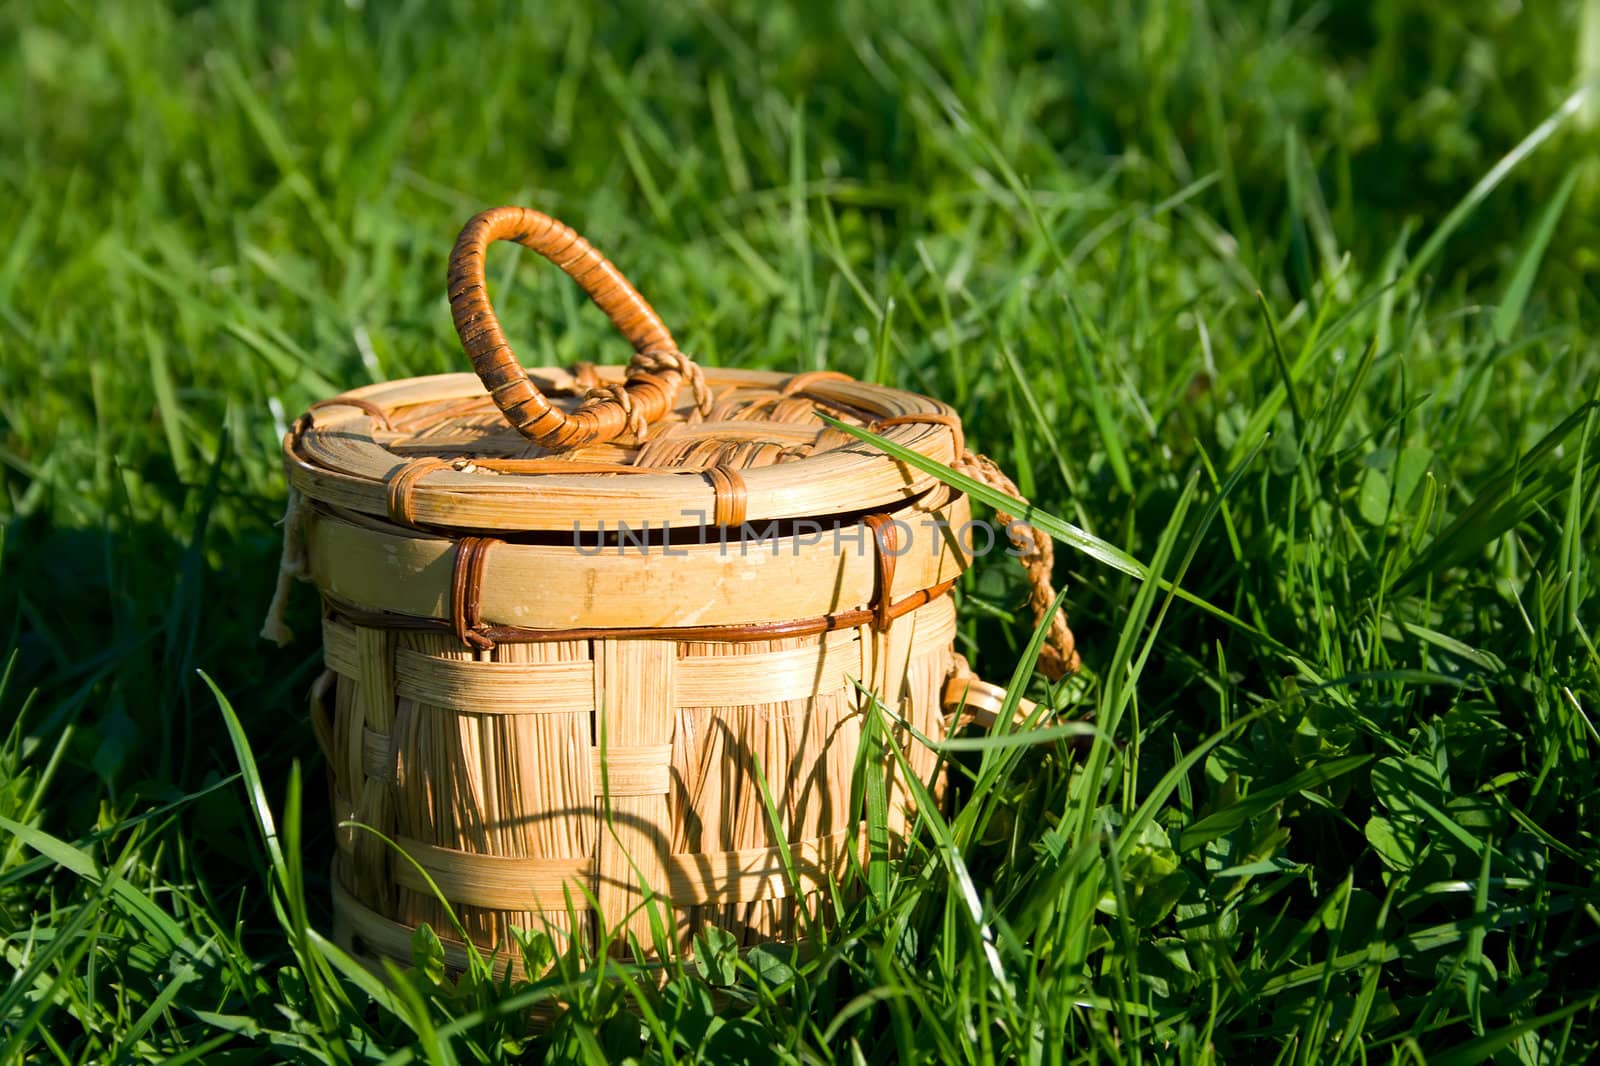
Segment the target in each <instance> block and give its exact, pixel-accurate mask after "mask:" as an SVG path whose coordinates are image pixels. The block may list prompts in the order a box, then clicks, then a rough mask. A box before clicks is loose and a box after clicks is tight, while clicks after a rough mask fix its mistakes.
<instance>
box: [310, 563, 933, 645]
mask: <svg viewBox="0 0 1600 1066" xmlns="http://www.w3.org/2000/svg"><path fill="white" fill-rule="evenodd" d="M955 583H956V579H955V578H951V579H950V580H949V581H941V582H940V583H939V584H937V585H934V586H932V587H930V588H925V589H918V590H917V591H916V592H913V593H911V594H910V595H909V596H906V597H905V598H903V599H901V600H897V601H896V602H894V603H893V604H891V605H890V606H889V608H888V609H887V610H886V611H883V612H881V617H882V618H884V619H887V620H888V621H893V620H894V619H896V618H899V617H900V616H901V615H904V614H908V613H910V612H911V611H914V610H916V609H917V608H918V607H922V606H925V605H926V604H929V603H932V602H933V601H934V600H936V599H938V598H939V597H940V596H943V595H944V594H945V593H947V592H949V591H950V589H951V588H953V587H954V586H955ZM323 603H324V605H325V606H326V608H327V611H328V614H329V615H330V616H331V617H332V618H334V619H336V620H338V621H342V622H347V623H348V624H350V625H353V626H361V627H363V628H368V629H385V630H393V631H396V632H407V633H418V632H421V633H452V634H453V633H455V625H454V623H453V621H445V620H443V619H439V618H418V617H416V616H414V615H405V614H393V613H391V612H388V611H369V610H367V609H366V608H363V607H357V606H355V605H354V604H350V603H344V602H343V601H341V600H339V599H337V598H336V597H334V596H329V595H326V594H324V595H323ZM879 618H880V612H879V611H878V610H877V608H876V607H857V608H853V609H851V610H848V611H839V612H838V613H836V614H826V615H823V616H821V617H820V618H800V619H796V620H794V621H791V622H761V623H757V624H754V625H724V626H667V627H658V626H630V627H626V628H615V629H602V628H584V629H524V628H522V627H520V626H495V625H482V626H480V627H479V628H478V629H476V630H474V633H475V634H476V635H478V636H481V637H483V638H485V639H487V640H489V641H491V642H493V643H494V644H545V643H548V642H550V641H558V640H620V639H628V638H636V637H656V638H659V639H661V640H701V641H723V642H726V643H729V644H740V643H744V642H747V641H752V640H779V639H782V638H785V637H809V636H815V635H816V634H818V633H831V632H833V631H834V630H836V629H852V628H854V627H856V626H862V625H867V624H868V623H876V622H877V621H878V619H879Z"/></svg>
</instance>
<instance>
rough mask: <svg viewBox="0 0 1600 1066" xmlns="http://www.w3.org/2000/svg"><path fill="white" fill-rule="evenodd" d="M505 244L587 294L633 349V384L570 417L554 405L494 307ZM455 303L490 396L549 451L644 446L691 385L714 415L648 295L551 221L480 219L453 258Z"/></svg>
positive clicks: (502, 210) (517, 214)
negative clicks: (494, 279) (492, 265)
mask: <svg viewBox="0 0 1600 1066" xmlns="http://www.w3.org/2000/svg"><path fill="white" fill-rule="evenodd" d="M495 241H515V242H516V243H518V244H521V245H524V246H525V247H528V248H532V249H533V250H534V251H536V252H538V253H539V254H540V255H542V256H544V257H545V258H546V259H548V260H549V261H550V262H552V263H554V264H555V265H556V266H558V267H560V268H561V269H562V270H564V271H566V273H567V274H568V276H570V277H571V278H572V280H574V281H576V282H577V283H578V284H579V285H580V286H582V287H583V291H584V292H585V293H587V294H588V296H589V298H590V299H591V300H593V301H594V303H595V306H597V307H599V308H600V310H602V311H604V312H605V314H606V317H607V318H609V319H611V324H612V325H613V326H615V327H616V328H617V332H619V333H621V334H622V335H623V336H624V337H626V338H627V339H628V343H629V344H632V345H633V350H634V353H635V354H634V357H633V360H632V362H631V363H629V365H628V372H627V380H626V382H624V383H623V384H621V385H604V386H597V387H594V388H591V389H589V390H588V392H587V393H586V394H585V398H584V402H583V403H582V404H580V405H579V406H578V408H577V410H575V411H573V412H571V413H570V414H569V413H567V412H565V411H562V410H560V409H559V408H556V407H554V406H552V405H551V403H550V401H549V399H548V398H546V397H545V395H544V394H543V393H542V392H540V391H539V389H538V387H537V386H535V385H534V384H533V382H532V381H531V380H530V379H529V377H528V372H527V370H525V369H524V368H523V366H522V364H521V363H519V362H517V357H516V355H515V353H513V352H512V350H511V343H510V342H509V341H508V340H506V335H505V331H504V330H502V329H501V328H500V319H499V318H498V316H496V315H495V312H494V308H493V306H491V305H490V303H489V290H488V285H487V282H486V279H485V275H484V261H485V258H486V256H487V253H488V249H489V245H491V244H493V243H494V242H495ZM449 294H450V314H451V318H452V319H453V320H454V322H455V327H456V334H457V335H458V336H459V337H460V338H461V346H462V348H464V349H465V350H466V353H467V356H468V357H469V358H470V359H471V360H472V367H473V369H474V370H476V371H477V373H478V377H479V378H481V379H482V380H483V384H484V387H485V388H487V389H488V390H489V395H490V396H492V397H493V398H494V402H495V404H496V406H498V407H499V408H500V411H501V413H503V414H504V415H505V416H506V421H508V422H510V423H511V425H512V426H514V427H515V428H516V430H517V431H518V432H519V433H521V434H522V435H523V436H525V437H527V438H528V439H530V440H532V441H534V442H535V443H536V444H539V445H541V446H543V447H545V448H549V449H552V450H562V449H567V448H575V447H579V446H581V445H584V444H598V443H604V442H605V441H609V440H613V439H615V438H617V437H619V436H621V435H623V434H624V433H629V434H631V435H632V436H633V437H635V438H636V439H639V440H642V439H643V438H644V437H645V435H646V434H647V432H648V426H649V424H650V423H651V422H655V421H657V420H659V419H660V418H661V417H662V416H663V415H665V414H666V413H667V411H668V410H670V409H671V407H672V404H673V401H674V399H675V398H676V397H677V394H678V387H679V385H680V384H683V383H685V382H687V383H688V385H689V387H690V388H691V390H692V392H693V395H694V399H695V403H696V405H697V407H698V408H699V409H700V410H702V411H705V410H709V408H710V406H711V393H710V390H709V389H707V388H706V384H705V380H704V378H703V377H702V375H701V373H700V368H699V367H698V366H696V365H695V364H694V362H693V361H692V360H691V359H689V357H688V356H686V355H684V354H683V353H682V352H680V351H679V350H678V345H677V342H676V341H674V340H673V339H672V334H671V332H669V331H668V329H667V327H666V325H665V324H664V323H663V322H662V321H661V318H660V317H659V316H658V315H657V314H656V312H655V309H654V308H652V307H651V306H650V304H649V303H648V302H647V301H646V300H645V298H644V297H643V296H641V295H639V290H637V289H635V288H634V287H633V285H632V284H631V283H629V281H628V279H627V278H625V277H623V275H622V272H621V271H620V270H618V269H617V268H616V267H615V266H613V265H612V264H611V261H610V260H608V259H607V258H606V257H605V256H603V255H601V254H600V253H599V252H598V251H597V250H596V249H595V247H594V246H593V245H592V244H590V243H589V242H588V241H586V240H584V239H583V238H582V237H581V236H579V235H578V234H577V232H575V231H574V230H573V229H572V227H570V226H567V225H565V224H563V223H561V222H559V221H557V220H556V219H554V218H551V217H550V216H549V215H546V214H544V213H542V212H539V211H535V210H533V209H531V208H527V207H494V208H490V209H489V210H487V211H484V212H482V213H480V214H478V215H475V216H474V217H473V218H472V219H471V221H469V222H468V223H467V224H466V226H465V227H463V228H462V230H461V236H460V237H459V238H457V240H456V246H455V250H454V251H453V252H451V254H450V274H449Z"/></svg>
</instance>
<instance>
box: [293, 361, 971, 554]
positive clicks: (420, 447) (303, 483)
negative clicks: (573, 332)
mask: <svg viewBox="0 0 1600 1066" xmlns="http://www.w3.org/2000/svg"><path fill="white" fill-rule="evenodd" d="M594 373H595V374H596V375H597V376H598V378H599V380H600V381H602V382H621V381H622V380H623V378H624V371H623V368H622V367H598V368H594ZM585 376H586V377H587V374H586V375H585ZM530 378H531V379H532V380H533V381H534V382H535V383H536V384H537V386H538V387H539V388H540V389H541V390H542V391H543V392H544V393H545V394H546V395H547V396H548V397H549V399H550V402H551V404H552V406H554V407H557V408H558V409H562V410H572V409H575V408H576V407H577V406H578V405H579V404H580V403H582V402H583V401H582V394H583V392H584V391H585V386H583V385H580V384H579V382H578V380H577V378H575V377H574V375H573V374H572V373H570V372H568V371H565V370H559V369H546V370H539V371H535V372H533V373H532V374H530ZM705 384H706V386H707V388H708V389H709V390H710V391H711V394H712V397H713V401H712V405H711V408H710V410H709V411H708V412H706V413H704V414H703V415H702V414H701V412H700V411H699V410H698V409H697V408H696V407H694V406H693V404H692V402H691V401H690V400H689V398H688V397H687V396H685V397H684V401H685V402H683V403H680V404H678V405H677V406H675V407H674V408H673V409H672V410H671V411H670V412H669V413H668V414H667V416H666V417H665V418H663V419H661V420H659V421H657V422H655V423H653V424H652V425H651V426H650V429H649V432H648V435H647V436H646V438H645V439H644V440H643V441H638V440H635V439H631V438H622V439H617V440H613V441H609V442H606V443H604V444H589V445H583V446H579V447H576V448H568V449H564V450H561V451H552V450H550V449H548V448H546V447H544V446H542V445H539V444H536V443H534V442H532V441H530V440H528V439H527V438H526V437H524V436H523V435H522V434H520V433H518V432H517V431H516V430H515V429H513V428H512V427H511V426H510V425H508V424H507V422H506V420H505V418H504V416H503V415H502V414H501V413H500V411H499V410H498V409H497V408H496V407H495V404H494V402H493V400H492V399H491V398H490V396H489V394H488V393H487V392H486V391H485V390H484V387H483V385H482V383H481V382H480V381H479V380H478V379H477V378H476V377H474V376H473V375H471V374H441V375H437V376H433V377H424V378H412V379H409V380H405V381H395V382H389V383H386V384H381V385H373V386H369V387H367V388H363V389H358V390H355V391H353V392H350V393H346V394H345V395H343V396H340V397H335V398H334V399H331V400H327V401H324V402H322V403H320V404H318V405H316V406H315V407H314V408H313V409H312V410H311V411H310V412H308V413H307V416H306V418H305V419H303V420H302V421H301V423H300V425H299V426H297V427H296V431H295V432H294V433H291V434H290V436H289V438H288V440H287V441H286V442H285V451H286V457H287V459H288V461H289V469H290V476H291V479H292V481H293V483H294V485H295V487H296V488H298V489H299V490H300V491H301V492H303V493H304V494H305V495H306V496H308V497H310V498H311V499H314V500H318V501H321V502H324V503H328V504H333V505H336V506H340V507H346V508H349V509H351V510H355V511H359V512H362V513H366V514H372V515H386V516H388V517H390V518H391V519H393V520H395V521H398V522H400V523H402V524H405V525H415V526H425V527H430V528H440V529H462V530H498V531H514V530H528V531H534V530H563V531H566V530H572V529H573V528H574V526H575V524H576V525H578V526H580V527H582V528H584V529H596V528H600V527H601V526H602V525H603V526H604V528H606V529H613V530H614V529H616V528H618V526H619V525H621V524H626V525H628V526H629V527H630V528H631V529H635V530H637V529H641V528H642V527H643V526H644V524H646V523H648V524H649V525H650V526H651V527H653V528H659V527H660V526H661V525H662V524H663V523H665V524H667V525H669V526H671V527H673V528H678V527H684V526H701V527H703V526H735V525H739V524H740V523H744V522H767V521H771V520H774V519H796V518H822V517H827V516H835V515H848V514H854V513H864V512H870V511H875V510H886V509H889V510H892V509H895V508H897V507H898V506H900V505H902V504H904V502H905V501H906V500H908V499H910V498H913V497H917V496H920V495H921V494H923V493H924V492H926V491H927V490H928V489H930V488H932V487H933V486H934V485H935V484H936V480H935V479H934V478H932V477H930V476H929V475H927V474H924V473H922V472H920V471H917V470H914V469H912V468H910V467H909V466H907V465H905V464H904V463H901V462H899V461H897V460H895V459H893V458H891V457H890V456H889V455H887V454H886V453H884V452H883V451H881V450H879V449H877V448H874V447H873V446H872V445H870V444H868V443H865V442H863V441H861V440H858V439H857V438H855V437H852V436H850V435H849V434H847V433H845V432H843V431H841V430H838V429H836V428H833V427H831V426H829V425H827V424H826V423H825V422H824V421H823V420H822V418H821V417H819V412H820V413H825V414H827V415H830V416H832V417H834V418H837V419H839V420H840V421H842V422H845V423H849V424H853V425H857V426H862V427H874V428H875V429H876V431H877V432H878V433H879V434H880V435H881V436H882V437H884V438H885V439H887V440H891V441H894V442H896V443H899V444H903V445H905V446H906V447H909V448H913V449H915V450H916V451H918V452H920V453H921V454H923V455H926V456H927V457H928V458H930V459H933V460H936V461H937V462H940V463H945V464H949V463H952V462H954V461H955V459H956V458H957V454H958V449H959V445H958V443H957V440H956V433H958V432H959V428H958V423H956V421H955V415H954V412H953V411H951V409H950V408H948V407H946V406H945V405H944V404H941V403H939V402H937V401H935V400H931V399H928V398H926V397H923V396H917V395H915V394H912V393H908V392H902V391H900V390H898V389H890V388H884V387H882V386H877V385H869V384H865V383H863V382H860V381H855V380H853V379H851V378H848V377H846V376H844V375H842V374H832V373H813V374H800V375H784V374H775V373H764V372H758V371H737V370H710V369H708V370H706V371H705Z"/></svg>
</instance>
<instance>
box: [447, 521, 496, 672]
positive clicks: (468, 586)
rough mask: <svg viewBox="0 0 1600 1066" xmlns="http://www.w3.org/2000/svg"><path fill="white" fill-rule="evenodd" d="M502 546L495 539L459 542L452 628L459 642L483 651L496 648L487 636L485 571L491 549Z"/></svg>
mask: <svg viewBox="0 0 1600 1066" xmlns="http://www.w3.org/2000/svg"><path fill="white" fill-rule="evenodd" d="M499 543H502V542H501V541H498V540H495V539H494V538H493V537H462V538H461V539H460V540H458V541H456V552H455V564H454V567H453V569H452V570H451V575H450V627H451V630H452V632H454V633H455V635H456V639H457V640H459V641H461V643H463V644H468V645H471V646H472V647H474V648H477V649H478V650H479V651H488V650H489V649H490V648H493V647H494V641H492V640H490V639H489V638H488V637H486V636H484V635H483V629H484V625H483V571H484V566H485V564H486V563H488V561H489V549H490V548H491V547H492V546H494V545H496V544H499Z"/></svg>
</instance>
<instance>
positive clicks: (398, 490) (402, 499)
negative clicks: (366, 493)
mask: <svg viewBox="0 0 1600 1066" xmlns="http://www.w3.org/2000/svg"><path fill="white" fill-rule="evenodd" d="M450 465H451V464H450V462H449V460H447V459H433V458H428V459H413V460H412V461H411V462H409V463H406V464H405V465H404V466H402V467H401V468H400V469H398V470H396V471H395V472H394V473H393V474H392V475H390V477H389V481H388V484H386V485H385V486H384V494H385V499H386V502H387V505H388V509H389V520H390V521H391V522H394V523H395V524H396V525H402V526H409V527H415V526H416V524H417V522H416V518H417V516H416V511H415V507H414V506H413V499H412V496H413V494H414V493H415V492H416V488H417V482H418V481H421V480H422V478H423V477H425V476H426V475H428V474H431V473H433V472H434V471H435V470H445V469H448V468H449V466H450Z"/></svg>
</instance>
